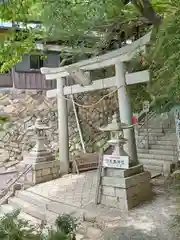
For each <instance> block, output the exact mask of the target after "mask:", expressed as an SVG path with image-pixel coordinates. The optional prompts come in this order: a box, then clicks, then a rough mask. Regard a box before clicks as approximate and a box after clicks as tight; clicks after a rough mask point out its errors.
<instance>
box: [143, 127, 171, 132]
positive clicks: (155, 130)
mask: <svg viewBox="0 0 180 240" xmlns="http://www.w3.org/2000/svg"><path fill="white" fill-rule="evenodd" d="M164 130H166V131H169V129H164ZM146 131H147V129H146V127H145V126H143V127H142V128H140V129H139V132H140V133H141V132H146ZM148 132H151V133H162V128H150V127H148Z"/></svg>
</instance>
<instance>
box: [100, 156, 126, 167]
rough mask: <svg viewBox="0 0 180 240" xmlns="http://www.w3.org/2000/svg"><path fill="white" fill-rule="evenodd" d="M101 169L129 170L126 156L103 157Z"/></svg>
mask: <svg viewBox="0 0 180 240" xmlns="http://www.w3.org/2000/svg"><path fill="white" fill-rule="evenodd" d="M103 167H108V168H125V169H127V168H129V157H128V156H116V155H104V156H103Z"/></svg>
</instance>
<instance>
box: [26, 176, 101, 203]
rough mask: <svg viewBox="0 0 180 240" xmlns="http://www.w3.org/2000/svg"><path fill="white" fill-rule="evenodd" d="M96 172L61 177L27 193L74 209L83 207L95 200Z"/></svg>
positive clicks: (35, 187) (37, 186)
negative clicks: (35, 194) (36, 194)
mask: <svg viewBox="0 0 180 240" xmlns="http://www.w3.org/2000/svg"><path fill="white" fill-rule="evenodd" d="M96 175H97V171H89V172H84V173H82V174H79V175H78V174H68V175H64V176H63V177H61V178H59V179H56V180H53V181H49V182H46V183H43V184H39V185H36V186H34V187H32V188H30V189H28V190H29V191H31V192H33V193H38V194H39V195H41V196H43V197H46V198H49V199H52V200H54V199H55V200H56V201H57V202H60V203H66V204H68V205H71V206H75V207H84V206H86V205H88V204H89V203H90V202H92V201H93V200H94V199H95V191H96V181H97V180H96V179H97V176H96Z"/></svg>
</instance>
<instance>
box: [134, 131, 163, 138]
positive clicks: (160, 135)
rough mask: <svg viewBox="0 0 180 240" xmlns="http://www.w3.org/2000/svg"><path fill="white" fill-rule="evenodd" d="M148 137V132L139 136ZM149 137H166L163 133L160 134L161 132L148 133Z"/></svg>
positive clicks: (143, 132)
mask: <svg viewBox="0 0 180 240" xmlns="http://www.w3.org/2000/svg"><path fill="white" fill-rule="evenodd" d="M146 135H147V132H146V131H142V132H140V133H139V135H138V136H139V137H140V136H146ZM148 135H149V137H150V136H152V137H154V136H155V137H164V133H162V132H161V133H159V132H158V133H156V132H151V131H148Z"/></svg>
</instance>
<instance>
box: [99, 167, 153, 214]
mask: <svg viewBox="0 0 180 240" xmlns="http://www.w3.org/2000/svg"><path fill="white" fill-rule="evenodd" d="M150 180H151V176H150V173H149V172H146V171H144V169H143V165H140V164H139V165H136V166H134V167H131V168H129V169H114V168H106V169H105V170H104V176H103V177H102V192H101V198H100V203H101V204H103V205H107V206H109V207H115V208H119V209H122V210H129V209H131V208H133V207H135V206H137V205H139V204H140V203H142V202H143V201H146V200H149V199H151V198H152V188H151V183H150Z"/></svg>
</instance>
